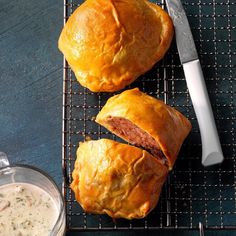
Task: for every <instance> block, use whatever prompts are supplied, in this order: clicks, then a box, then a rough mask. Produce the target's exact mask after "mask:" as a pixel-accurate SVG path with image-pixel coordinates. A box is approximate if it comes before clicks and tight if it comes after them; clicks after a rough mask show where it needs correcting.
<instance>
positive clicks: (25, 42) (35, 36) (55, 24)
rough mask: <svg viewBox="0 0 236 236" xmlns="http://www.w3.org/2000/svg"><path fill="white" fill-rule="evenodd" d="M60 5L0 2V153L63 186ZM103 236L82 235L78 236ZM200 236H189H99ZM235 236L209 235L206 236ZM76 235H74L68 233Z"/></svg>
mask: <svg viewBox="0 0 236 236" xmlns="http://www.w3.org/2000/svg"><path fill="white" fill-rule="evenodd" d="M62 25H63V2H62V1H57V0H40V1H36V0H34V1H33V0H14V1H9V0H0V82H1V84H0V151H3V152H6V153H7V155H8V157H9V160H10V162H11V163H21V164H22V163H23V164H30V165H34V166H37V167H38V168H41V169H43V170H44V171H46V172H47V173H49V174H50V175H51V176H52V177H53V178H54V180H55V181H56V183H57V184H58V185H59V186H61V182H62V171H61V126H62V79H63V78H62V73H63V71H62V55H61V54H60V52H59V51H58V49H57V39H58V36H59V34H60V31H61V28H62ZM89 234H96V235H101V233H81V234H80V235H89ZM111 234H112V235H132V236H133V235H163V236H165V235H176V236H179V235H198V233H197V232H195V233H193V231H189V232H186V231H177V232H175V231H168V232H166V231H165V232H163V231H161V232H140V233H135V232H130V233H127V232H116V233H114V234H113V233H111V232H106V233H103V234H102V235H111ZM230 234H231V235H236V233H234V232H232V231H231V232H229V233H228V234H227V233H226V232H223V231H220V232H218V233H216V232H207V233H206V235H230ZM70 235H74V234H70Z"/></svg>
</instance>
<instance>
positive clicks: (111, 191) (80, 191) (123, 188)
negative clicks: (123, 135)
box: [71, 139, 168, 219]
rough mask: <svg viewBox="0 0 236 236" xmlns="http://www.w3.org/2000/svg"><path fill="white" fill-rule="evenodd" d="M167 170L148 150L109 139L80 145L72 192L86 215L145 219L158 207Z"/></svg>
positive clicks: (73, 174)
mask: <svg viewBox="0 0 236 236" xmlns="http://www.w3.org/2000/svg"><path fill="white" fill-rule="evenodd" d="M167 173H168V169H167V167H166V166H165V165H163V164H162V163H161V162H160V161H159V160H158V159H157V158H155V157H153V156H152V155H151V154H149V153H148V152H146V151H145V150H142V149H139V148H137V147H133V146H130V145H127V144H122V143H118V142H115V141H113V140H109V139H100V140H97V141H87V142H84V143H80V146H79V148H78V149H77V159H76V162H75V168H74V171H73V173H72V177H73V182H72V183H71V188H72V190H73V191H74V193H75V197H76V200H77V201H78V202H79V203H80V205H81V206H82V207H83V209H84V210H85V211H86V212H91V213H98V214H105V213H106V214H108V215H109V216H111V217H112V218H126V219H133V218H143V217H145V216H146V215H147V214H148V213H149V212H150V211H151V210H152V209H153V208H154V207H155V206H156V204H157V202H158V199H159V195H160V192H161V188H162V185H163V183H164V182H165V179H166V176H167Z"/></svg>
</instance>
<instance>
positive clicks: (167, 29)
mask: <svg viewBox="0 0 236 236" xmlns="http://www.w3.org/2000/svg"><path fill="white" fill-rule="evenodd" d="M173 32H174V30H173V24H172V21H171V19H170V17H169V16H168V14H167V13H166V12H165V11H164V10H162V8H161V7H159V6H157V5H156V4H153V3H150V2H148V1H146V0H86V1H85V2H84V3H83V4H82V5H80V6H79V7H78V8H77V9H76V10H75V12H74V13H73V14H72V15H71V16H70V18H69V19H68V21H67V23H66V25H65V26H64V28H63V30H62V33H61V35H60V38H59V42H58V46H59V49H60V50H61V51H62V53H63V54H64V56H65V58H66V60H67V61H68V63H69V65H70V66H71V68H72V70H73V71H74V73H75V76H76V78H77V80H78V81H79V82H80V84H81V85H82V86H84V87H87V88H89V89H90V90H91V91H93V92H101V91H104V92H112V91H117V90H120V89H122V88H124V87H125V86H126V85H128V84H130V83H131V82H133V81H134V80H135V79H136V78H137V77H138V76H140V75H141V74H143V73H144V72H146V71H148V70H149V69H151V68H152V66H153V65H154V64H155V63H156V62H157V61H159V60H160V59H161V58H162V57H163V56H164V54H165V53H166V51H167V50H168V48H169V46H170V43H171V40H172V38H173Z"/></svg>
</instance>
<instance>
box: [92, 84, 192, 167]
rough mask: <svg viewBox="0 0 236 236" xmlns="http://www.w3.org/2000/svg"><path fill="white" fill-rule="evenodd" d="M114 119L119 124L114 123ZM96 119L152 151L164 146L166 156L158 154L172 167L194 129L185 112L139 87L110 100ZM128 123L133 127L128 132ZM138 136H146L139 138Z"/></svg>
mask: <svg viewBox="0 0 236 236" xmlns="http://www.w3.org/2000/svg"><path fill="white" fill-rule="evenodd" d="M114 118H115V119H116V123H114V121H113V122H111V121H112V119H114ZM120 120H121V121H122V122H123V123H122V122H121V121H120ZM96 122H97V123H99V124H101V125H103V126H104V127H106V128H107V129H108V130H110V131H111V132H113V133H114V134H116V135H118V136H119V137H121V138H123V139H124V140H126V141H128V142H130V143H132V144H137V143H138V144H139V146H142V147H144V148H147V147H148V148H147V149H151V151H152V149H154V147H156V148H158V149H160V151H161V152H162V154H164V156H161V155H159V154H160V153H159V154H158V155H155V156H157V157H158V156H159V158H161V159H163V157H164V158H165V159H166V164H167V165H168V167H169V169H172V167H173V165H174V162H175V160H176V158H177V155H178V153H179V150H180V148H181V146H182V143H183V141H184V139H185V138H186V136H187V135H188V134H189V132H190V130H191V123H190V122H189V120H188V119H187V118H186V117H185V116H184V115H182V114H181V113H180V112H178V111H177V110H175V109H174V108H172V107H170V106H168V105H166V104H165V103H163V102H162V101H160V100H158V99H156V98H153V97H151V96H149V95H147V94H145V93H143V92H141V91H139V89H137V88H135V89H131V90H126V91H125V92H123V93H121V94H118V95H115V96H113V97H111V98H110V99H108V101H107V103H106V104H105V106H104V107H103V108H102V110H101V111H100V112H99V114H98V115H97V117H96ZM124 122H126V124H125V125H126V127H127V126H128V127H129V130H127V131H126V130H125V129H124ZM130 124H131V125H133V127H132V126H131V125H130ZM122 128H123V130H122ZM135 135H136V136H137V137H138V136H144V138H143V139H140V140H138V141H137V137H135ZM150 147H151V148H150Z"/></svg>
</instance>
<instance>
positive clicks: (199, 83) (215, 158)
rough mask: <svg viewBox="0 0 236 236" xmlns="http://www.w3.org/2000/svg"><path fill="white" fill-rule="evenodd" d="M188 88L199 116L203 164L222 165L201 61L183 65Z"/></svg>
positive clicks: (220, 150)
mask: <svg viewBox="0 0 236 236" xmlns="http://www.w3.org/2000/svg"><path fill="white" fill-rule="evenodd" d="M183 68H184V74H185V77H186V81H187V86H188V89H189V93H190V96H191V100H192V103H193V107H194V110H195V113H196V116H197V120H198V124H199V128H200V133H201V140H202V164H203V165H204V166H209V165H214V164H218V163H221V162H222V161H223V159H224V157H223V154H222V149H221V145H220V141H219V136H218V133H217V129H216V125H215V120H214V116H213V113H212V108H211V104H210V100H209V97H208V93H207V89H206V84H205V80H204V77H203V73H202V69H201V64H200V62H199V60H195V61H191V62H188V63H184V64H183Z"/></svg>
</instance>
